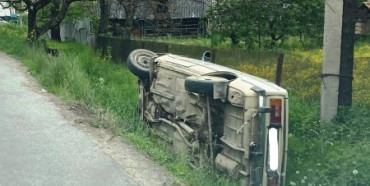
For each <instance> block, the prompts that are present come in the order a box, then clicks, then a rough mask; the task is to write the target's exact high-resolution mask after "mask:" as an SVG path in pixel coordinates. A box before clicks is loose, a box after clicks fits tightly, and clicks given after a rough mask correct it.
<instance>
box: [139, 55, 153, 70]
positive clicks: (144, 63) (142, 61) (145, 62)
mask: <svg viewBox="0 0 370 186" xmlns="http://www.w3.org/2000/svg"><path fill="white" fill-rule="evenodd" d="M149 62H150V57H149V56H138V57H137V60H136V63H137V64H138V65H140V66H141V67H144V68H149Z"/></svg>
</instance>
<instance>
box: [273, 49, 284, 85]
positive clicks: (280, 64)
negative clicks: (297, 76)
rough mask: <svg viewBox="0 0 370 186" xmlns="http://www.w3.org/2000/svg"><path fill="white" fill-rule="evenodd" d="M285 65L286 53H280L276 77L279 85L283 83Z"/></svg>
mask: <svg viewBox="0 0 370 186" xmlns="http://www.w3.org/2000/svg"><path fill="white" fill-rule="evenodd" d="M283 65H284V53H280V54H279V58H278V62H277V65H276V77H275V83H276V84H277V85H279V86H280V85H281V81H282V76H283Z"/></svg>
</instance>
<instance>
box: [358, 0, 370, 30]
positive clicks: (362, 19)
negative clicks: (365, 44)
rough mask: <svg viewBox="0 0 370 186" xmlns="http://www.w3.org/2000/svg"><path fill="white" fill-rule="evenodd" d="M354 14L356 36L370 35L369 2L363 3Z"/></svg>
mask: <svg viewBox="0 0 370 186" xmlns="http://www.w3.org/2000/svg"><path fill="white" fill-rule="evenodd" d="M356 14H357V16H356V18H357V21H356V28H355V33H356V35H370V1H368V2H364V3H363V4H362V5H361V6H360V7H359V8H358V9H357V13H356Z"/></svg>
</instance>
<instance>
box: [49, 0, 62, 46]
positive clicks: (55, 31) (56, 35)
mask: <svg viewBox="0 0 370 186" xmlns="http://www.w3.org/2000/svg"><path fill="white" fill-rule="evenodd" d="M59 7H60V0H54V1H53V2H52V3H51V8H50V16H51V17H50V19H53V17H55V16H57V15H58V12H59ZM50 32H51V39H52V40H54V41H61V40H62V39H61V38H60V24H57V25H56V26H54V27H52V28H51V30H50Z"/></svg>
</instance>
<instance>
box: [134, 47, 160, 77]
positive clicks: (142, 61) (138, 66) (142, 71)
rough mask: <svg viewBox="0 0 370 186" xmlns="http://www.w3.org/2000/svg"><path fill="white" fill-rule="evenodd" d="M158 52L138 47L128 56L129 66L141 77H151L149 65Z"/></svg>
mask: <svg viewBox="0 0 370 186" xmlns="http://www.w3.org/2000/svg"><path fill="white" fill-rule="evenodd" d="M154 57H157V54H155V53H154V52H152V51H150V50H145V49H136V50H134V51H132V52H131V53H130V54H129V55H128V57H127V68H128V69H129V70H130V71H131V72H132V73H133V74H135V75H136V76H137V77H139V79H149V67H150V60H151V58H154Z"/></svg>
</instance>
